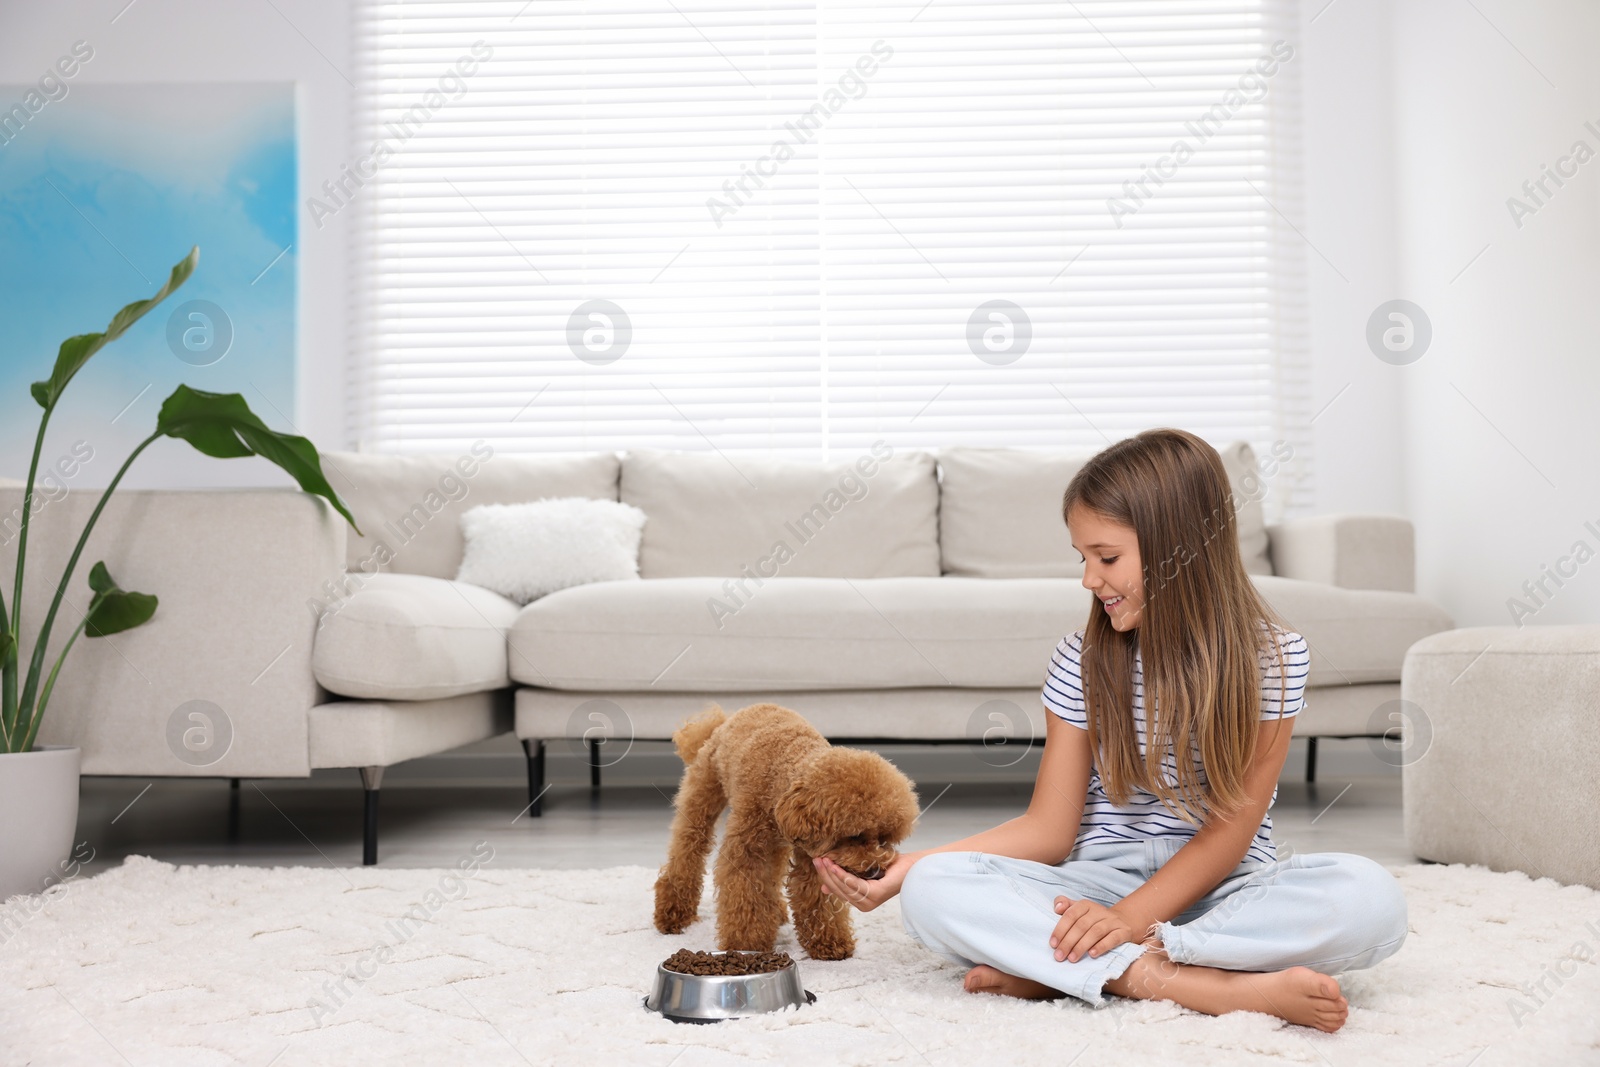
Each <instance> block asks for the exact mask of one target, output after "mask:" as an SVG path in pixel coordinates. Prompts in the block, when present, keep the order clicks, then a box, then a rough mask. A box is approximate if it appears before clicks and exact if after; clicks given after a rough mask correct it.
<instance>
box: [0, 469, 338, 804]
mask: <svg viewBox="0 0 1600 1067" xmlns="http://www.w3.org/2000/svg"><path fill="white" fill-rule="evenodd" d="M99 499H100V490H98V489H85V490H78V489H74V490H72V491H70V492H68V493H66V494H65V495H62V496H60V497H58V498H56V499H52V500H50V501H49V502H47V503H45V504H44V505H43V506H42V507H41V508H40V509H39V510H38V511H37V513H36V514H35V516H34V518H33V524H32V526H31V527H30V530H29V534H28V562H27V568H28V574H27V585H26V587H25V589H24V592H23V616H22V622H23V641H24V648H25V649H26V650H29V651H30V652H31V649H32V648H33V642H34V639H35V636H36V635H37V633H38V628H39V624H40V623H41V622H42V621H43V620H44V614H45V612H46V611H47V610H48V608H49V604H50V598H51V596H52V595H53V590H54V583H55V582H57V581H58V580H59V579H60V577H61V572H62V570H63V569H64V568H65V567H66V565H67V559H68V558H69V557H70V556H71V554H72V547H73V545H74V544H76V542H77V538H78V536H79V534H80V532H81V531H82V529H83V524H84V522H85V520H86V519H87V518H88V516H89V513H90V512H91V511H92V510H93V509H94V506H95V504H96V503H98V501H99ZM21 504H22V492H21V490H19V489H11V488H0V519H13V518H14V517H15V516H17V515H20V508H21ZM345 533H346V525H345V522H344V520H343V519H342V518H340V517H339V515H338V514H337V513H336V512H335V511H334V510H333V509H332V508H331V507H329V506H328V505H327V504H326V503H325V502H324V501H323V500H321V499H320V498H318V497H315V496H312V495H310V494H307V493H302V492H300V491H298V490H295V489H223V490H204V491H200V490H144V491H129V490H121V491H118V492H117V493H115V494H113V495H112V497H111V499H110V501H109V503H108V504H107V505H106V509H105V512H104V513H103V514H102V515H101V516H100V521H99V522H98V523H97V524H96V526H95V531H94V535H93V536H92V537H91V538H90V539H89V543H88V545H87V546H85V548H84V552H83V555H82V557H81V558H80V559H79V560H78V566H77V569H76V572H75V573H74V574H73V576H72V577H71V579H70V580H69V581H68V583H67V591H66V596H65V597H64V599H63V601H62V605H61V609H60V611H58V612H57V614H56V621H55V625H54V628H53V631H52V634H51V640H50V649H49V652H48V655H47V658H46V660H45V664H46V670H48V668H49V665H50V664H51V663H53V662H54V657H55V656H57V655H59V654H60V649H61V648H62V647H63V646H64V645H65V642H66V640H67V638H68V637H69V636H70V635H71V634H72V631H73V629H74V628H75V627H76V626H77V625H78V623H79V622H80V621H82V619H83V612H84V611H85V610H86V609H87V607H88V604H89V598H90V595H91V594H90V590H89V583H88V574H89V570H90V568H91V567H93V566H94V564H95V562H96V561H98V560H104V561H105V564H106V567H107V568H108V569H109V570H110V572H111V575H112V577H114V578H115V579H116V580H117V582H118V584H120V585H121V586H122V587H123V588H124V589H131V590H137V591H138V592H141V593H152V594H154V595H155V596H157V597H158V598H159V599H160V605H159V607H158V608H157V609H156V613H155V616H154V618H152V619H151V620H150V621H149V622H147V623H145V624H144V625H143V626H140V627H138V628H136V629H133V630H128V631H125V632H123V633H120V634H115V635H113V636H110V637H99V638H90V637H81V638H80V639H79V640H78V641H77V643H76V644H74V645H73V646H72V651H71V653H70V654H69V655H68V656H67V660H66V662H65V664H63V666H62V668H61V675H60V677H59V678H58V680H57V682H56V687H55V692H54V693H53V694H52V695H51V698H50V705H49V707H48V708H47V709H46V712H45V719H44V723H43V725H42V727H41V729H40V731H39V741H40V743H49V744H71V745H78V746H80V747H82V749H83V773H85V774H128V775H142V776H152V777H153V776H164V775H166V776H174V777H181V776H194V777H217V776H226V777H251V778H255V777H261V778H268V777H304V776H306V775H308V774H309V773H310V770H311V767H310V753H309V748H308V745H307V721H308V718H309V715H310V710H311V708H312V707H313V706H314V705H315V704H316V703H317V702H318V686H317V683H316V679H315V678H314V677H313V675H312V671H311V650H312V639H313V636H314V635H315V633H316V628H317V618H318V615H317V609H318V608H319V604H320V602H326V601H327V600H328V598H329V592H328V590H329V589H330V588H332V586H331V583H335V582H337V581H339V580H340V579H341V578H342V577H343V573H344V554H345ZM16 550H17V537H16V525H15V522H14V521H7V522H3V523H0V578H3V581H4V586H5V593H6V596H7V601H8V603H7V608H8V609H10V608H11V607H12V605H10V603H9V599H10V593H11V582H12V575H13V574H14V573H15V570H14V568H15V565H16V564H15V561H16ZM24 669H25V668H24ZM191 701H204V702H206V704H209V705H214V710H213V709H212V708H208V707H207V706H206V705H205V704H196V705H191V704H190V702H191ZM180 708H182V709H183V710H181V711H180V710H179V709H180ZM196 712H197V713H200V714H202V715H205V716H206V717H207V719H208V720H209V722H208V721H205V720H197V719H192V718H190V715H191V713H196ZM208 729H209V730H210V731H211V732H210V734H209V740H210V745H209V746H208V745H207V744H206V742H207V740H208V734H207V730H208ZM190 731H192V732H190ZM186 732H187V736H188V740H189V744H188V746H187V747H186V746H185V743H184V739H185V735H186ZM230 734H231V738H230V737H229V735H230Z"/></svg>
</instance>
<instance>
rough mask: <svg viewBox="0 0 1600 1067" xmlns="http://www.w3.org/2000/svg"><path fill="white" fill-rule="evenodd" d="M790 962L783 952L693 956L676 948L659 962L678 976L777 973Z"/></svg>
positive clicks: (689, 952) (710, 953) (688, 951)
mask: <svg viewBox="0 0 1600 1067" xmlns="http://www.w3.org/2000/svg"><path fill="white" fill-rule="evenodd" d="M793 962H794V960H793V959H791V958H790V957H789V954H788V953H787V952H726V953H712V952H695V951H692V950H690V949H686V948H680V949H679V950H678V951H676V952H674V953H673V954H672V955H670V956H668V957H667V958H666V959H665V960H663V961H662V962H661V966H663V967H665V968H666V969H667V970H669V971H676V972H678V973H679V974H699V975H727V974H767V973H769V972H771V971H781V970H783V969H784V968H785V967H787V966H789V964H791V963H793Z"/></svg>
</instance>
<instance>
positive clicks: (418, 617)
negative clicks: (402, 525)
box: [311, 574, 517, 700]
mask: <svg viewBox="0 0 1600 1067" xmlns="http://www.w3.org/2000/svg"><path fill="white" fill-rule="evenodd" d="M346 581H347V582H348V583H349V585H350V586H351V587H355V586H357V585H359V588H357V589H356V590H355V592H354V593H352V594H351V595H350V596H348V597H346V598H345V599H344V600H342V601H339V600H336V601H334V602H333V604H332V605H331V606H330V607H328V608H326V609H325V610H324V611H323V614H322V619H321V621H320V622H319V623H318V625H317V634H316V643H315V645H314V647H313V650H312V656H311V667H312V671H313V673H314V674H315V675H316V678H317V681H318V682H319V683H320V684H321V685H322V687H323V688H325V689H327V690H329V691H331V692H334V693H338V694H339V695H340V696H347V697H357V698H360V699H363V700H435V699H439V698H441V697H451V696H458V695H460V694H463V693H480V692H484V691H486V690H490V689H500V688H504V687H505V686H508V685H510V684H511V683H510V678H509V676H508V675H507V673H506V638H505V632H506V629H507V628H508V627H510V626H511V624H512V623H513V622H514V621H515V620H516V617H517V605H516V604H514V603H512V602H511V601H509V600H507V599H506V598H505V597H503V596H501V595H500V594H498V593H492V592H490V591H489V590H487V589H483V588H480V587H479V586H476V585H469V584H468V583H466V582H454V581H450V580H448V579H445V578H429V577H427V576H425V575H420V574H373V575H359V574H352V575H347V576H346Z"/></svg>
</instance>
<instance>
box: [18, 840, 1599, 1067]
mask: <svg viewBox="0 0 1600 1067" xmlns="http://www.w3.org/2000/svg"><path fill="white" fill-rule="evenodd" d="M1396 874H1397V875H1398V876H1399V877H1400V879H1401V881H1402V883H1403V884H1404V886H1405V891H1406V898H1407V900H1408V902H1409V905H1410V917H1411V934H1410V937H1409V939H1408V940H1407V942H1406V944H1405V947H1404V948H1403V949H1402V950H1401V951H1400V952H1399V953H1398V954H1397V955H1396V956H1394V957H1391V958H1390V959H1389V960H1387V961H1385V962H1384V963H1382V964H1380V965H1379V966H1378V967H1376V968H1374V969H1372V970H1370V971H1365V972H1354V973H1351V974H1349V975H1347V976H1345V979H1344V988H1345V991H1346V994H1347V995H1348V996H1349V998H1350V1003H1351V1012H1350V1020H1349V1023H1348V1024H1347V1025H1346V1026H1345V1028H1344V1029H1343V1030H1342V1031H1341V1032H1339V1033H1337V1034H1331V1035H1330V1034H1321V1033H1317V1032H1314V1031H1309V1030H1305V1029H1301V1028H1298V1027H1291V1026H1286V1025H1284V1024H1282V1023H1280V1022H1278V1021H1277V1020H1275V1019H1272V1018H1269V1017H1267V1016H1264V1015H1254V1014H1244V1013H1240V1014H1234V1015H1230V1016H1224V1017H1222V1018H1210V1017H1207V1016H1203V1015H1198V1014H1194V1013H1192V1012H1188V1011H1185V1010H1183V1009H1181V1008H1178V1007H1176V1006H1175V1005H1172V1004H1166V1003H1149V1002H1147V1003H1136V1002H1131V1001H1116V1002H1113V1003H1112V1004H1111V1005H1109V1006H1107V1007H1106V1008H1104V1009H1101V1010H1099V1011H1096V1010H1093V1009H1090V1008H1088V1007H1086V1006H1084V1005H1082V1004H1079V1003H1077V1002H1056V1003H1050V1004H1025V1003H1021V1002H1017V1001H1008V1000H1004V999H1002V998H998V997H993V996H974V995H969V994H966V993H963V992H962V991H961V989H960V987H959V979H960V973H961V972H960V971H959V969H957V968H956V967H954V966H951V965H948V964H945V963H943V962H942V961H940V960H938V959H936V958H934V957H932V956H931V955H929V954H927V953H925V952H923V951H922V950H921V949H919V948H917V946H915V945H914V944H912V943H911V942H910V941H909V940H908V939H907V938H906V936H905V934H904V933H903V932H902V930H901V929H900V925H899V912H898V909H897V908H896V906H895V905H894V904H891V905H889V906H888V907H885V908H882V909H880V910H879V911H877V912H875V913H873V914H871V915H868V916H864V917H861V916H858V919H857V928H858V932H859V941H860V947H859V950H858V955H857V956H856V958H855V959H852V960H846V961H843V962H839V963H820V962H815V961H804V962H802V964H801V967H802V973H803V976H804V979H805V982H806V985H807V987H808V988H810V989H811V990H813V991H814V992H815V993H816V994H817V998H818V999H817V1003H816V1004H815V1005H813V1006H811V1007H808V1008H803V1009H799V1010H790V1011H787V1012H783V1013H780V1014H776V1015H771V1016H765V1017H762V1018H759V1019H751V1020H742V1021H739V1022H732V1023H722V1024H718V1025H715V1026H688V1025H678V1024H674V1023H671V1022H667V1021H665V1020H662V1019H660V1018H658V1017H656V1016H655V1015H652V1014H650V1013H648V1012H646V1011H645V1010H644V1009H643V1007H642V1006H641V1003H640V1001H641V998H642V996H643V995H644V993H645V992H646V990H647V988H648V985H649V982H650V978H651V975H652V974H653V973H654V969H655V965H656V963H657V962H659V961H660V960H661V959H663V958H664V957H665V956H667V955H668V954H669V953H671V952H672V951H673V950H675V949H678V948H683V947H690V948H710V947H712V944H711V941H712V937H711V927H710V925H709V924H708V923H707V922H706V921H705V920H702V921H701V922H700V923H698V924H696V925H695V926H694V927H692V928H691V929H690V930H689V932H687V933H686V934H683V935H681V936H677V937H663V936H661V935H659V934H657V933H656V932H655V931H654V930H653V929H652V928H651V926H650V909H651V884H652V881H653V878H654V872H653V871H649V870H646V869H644V868H640V867H618V868H612V869H608V870H596V871H546V870H504V869H497V868H496V867H495V866H494V864H493V861H492V860H490V861H489V862H487V863H485V864H484V865H482V866H481V867H479V868H478V869H477V870H475V871H473V872H470V873H468V874H466V875H462V874H460V873H457V872H447V871H438V870H432V871H429V870H383V869H370V868H369V869H360V868H357V869H353V870H332V869H312V868H277V869H262V868H251V867H178V868H174V867H172V866H170V865H168V864H165V863H158V862H155V861H153V860H149V859H144V858H134V859H130V860H129V861H128V862H127V863H126V864H124V865H123V866H122V867H120V868H117V869H115V870H112V871H110V872H107V873H105V874H102V875H100V876H98V877H96V878H93V879H88V880H84V881H81V882H76V883H68V884H66V885H63V886H58V887H56V889H55V890H54V891H53V892H52V893H51V894H49V895H47V896H46V897H43V898H34V899H33V901H32V902H30V901H29V900H28V899H27V898H18V899H14V900H13V901H11V902H10V903H9V904H7V905H6V906H5V908H4V911H3V914H0V939H3V941H0V989H3V990H4V993H3V994H0V1063H5V1064H20V1063H34V1064H79V1063H81V1064H108V1063H112V1064H116V1063H124V1062H126V1063H128V1064H137V1065H141V1067H142V1065H145V1064H151V1065H156V1064H160V1065H166V1064H249V1065H254V1067H267V1065H269V1064H276V1065H281V1067H291V1065H297V1064H338V1065H346V1064H351V1063H440V1064H444V1063H466V1062H471V1063H472V1064H474V1065H489V1064H513V1065H514V1064H524V1063H526V1064H555V1063H560V1064H574V1063H577V1064H582V1063H598V1064H612V1063H624V1064H646V1065H652V1067H671V1065H673V1064H677V1065H680V1067H700V1065H707V1064H735V1063H741V1062H747V1061H755V1062H773V1063H804V1064H809V1065H817V1064H822V1065H826V1067H835V1065H841V1064H862V1065H874V1067H877V1065H883V1064H914V1065H937V1067H945V1065H949V1067H969V1065H972V1064H979V1063H987V1062H991V1061H994V1062H1005V1063H1015V1064H1021V1063H1039V1064H1051V1065H1054V1067H1066V1065H1068V1064H1071V1063H1073V1062H1078V1063H1080V1064H1084V1065H1088V1064H1107V1063H1114V1064H1119V1065H1120V1064H1135V1063H1137V1064H1142V1063H1152V1064H1155V1063H1163V1064H1165V1063H1177V1064H1183V1065H1202V1064H1246V1063H1280V1064H1281V1063H1298V1064H1310V1065H1314V1067H1321V1065H1331V1067H1345V1065H1351V1067H1355V1065H1365V1064H1390V1063H1392V1064H1406V1065H1414V1064H1458V1065H1465V1064H1468V1063H1472V1064H1475V1065H1477V1067H1490V1065H1494V1064H1516V1065H1518V1067H1528V1065H1533V1064H1582V1063H1600V1010H1597V1009H1600V893H1597V892H1596V891H1594V890H1591V889H1587V888H1583V887H1563V886H1559V885H1557V884H1555V883H1554V882H1551V881H1548V880H1542V881H1531V880H1530V879H1528V878H1527V877H1526V876H1524V875H1521V874H1496V873H1493V872H1490V871H1487V870H1485V869H1483V868H1481V867H1459V866H1452V867H1439V866H1424V865H1415V866H1409V867H1403V868H1399V869H1397V870H1396ZM408 913H409V915H410V916H411V918H409V919H408V918H406V916H407V915H408ZM779 947H780V948H786V949H789V950H791V951H796V954H797V955H798V952H797V950H795V949H794V945H793V941H792V934H791V932H790V930H789V928H787V927H785V929H784V934H783V940H782V942H781V943H780V945H779ZM1540 983H1542V989H1541V988H1540V987H1539V985H1540Z"/></svg>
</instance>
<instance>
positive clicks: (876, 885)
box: [811, 852, 921, 911]
mask: <svg viewBox="0 0 1600 1067" xmlns="http://www.w3.org/2000/svg"><path fill="white" fill-rule="evenodd" d="M920 856H921V853H907V852H902V853H900V855H899V856H897V857H895V861H894V862H893V863H891V864H889V869H888V870H886V871H884V872H883V877H882V878H879V879H877V880H875V881H868V880H867V879H865V878H857V877H856V876H855V875H853V874H851V873H850V872H849V871H847V870H845V869H844V868H843V867H841V866H839V865H838V864H837V863H835V862H833V861H832V860H831V859H829V858H828V857H826V856H817V857H815V858H814V859H812V861H811V862H812V864H813V865H814V866H815V867H816V868H817V873H818V874H819V875H820V876H821V877H822V891H823V892H824V893H832V894H833V895H834V896H837V897H839V898H840V899H842V900H844V901H846V902H848V903H849V904H850V906H851V907H853V908H855V909H856V910H857V911H872V910H873V909H875V908H877V907H878V906H879V905H880V904H882V903H883V902H884V901H886V900H888V899H890V898H891V897H893V896H894V895H895V894H897V893H899V892H900V885H901V883H903V882H904V881H905V880H906V872H907V871H909V870H910V869H911V865H912V864H913V863H915V862H917V859H918V858H919V857H920Z"/></svg>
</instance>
